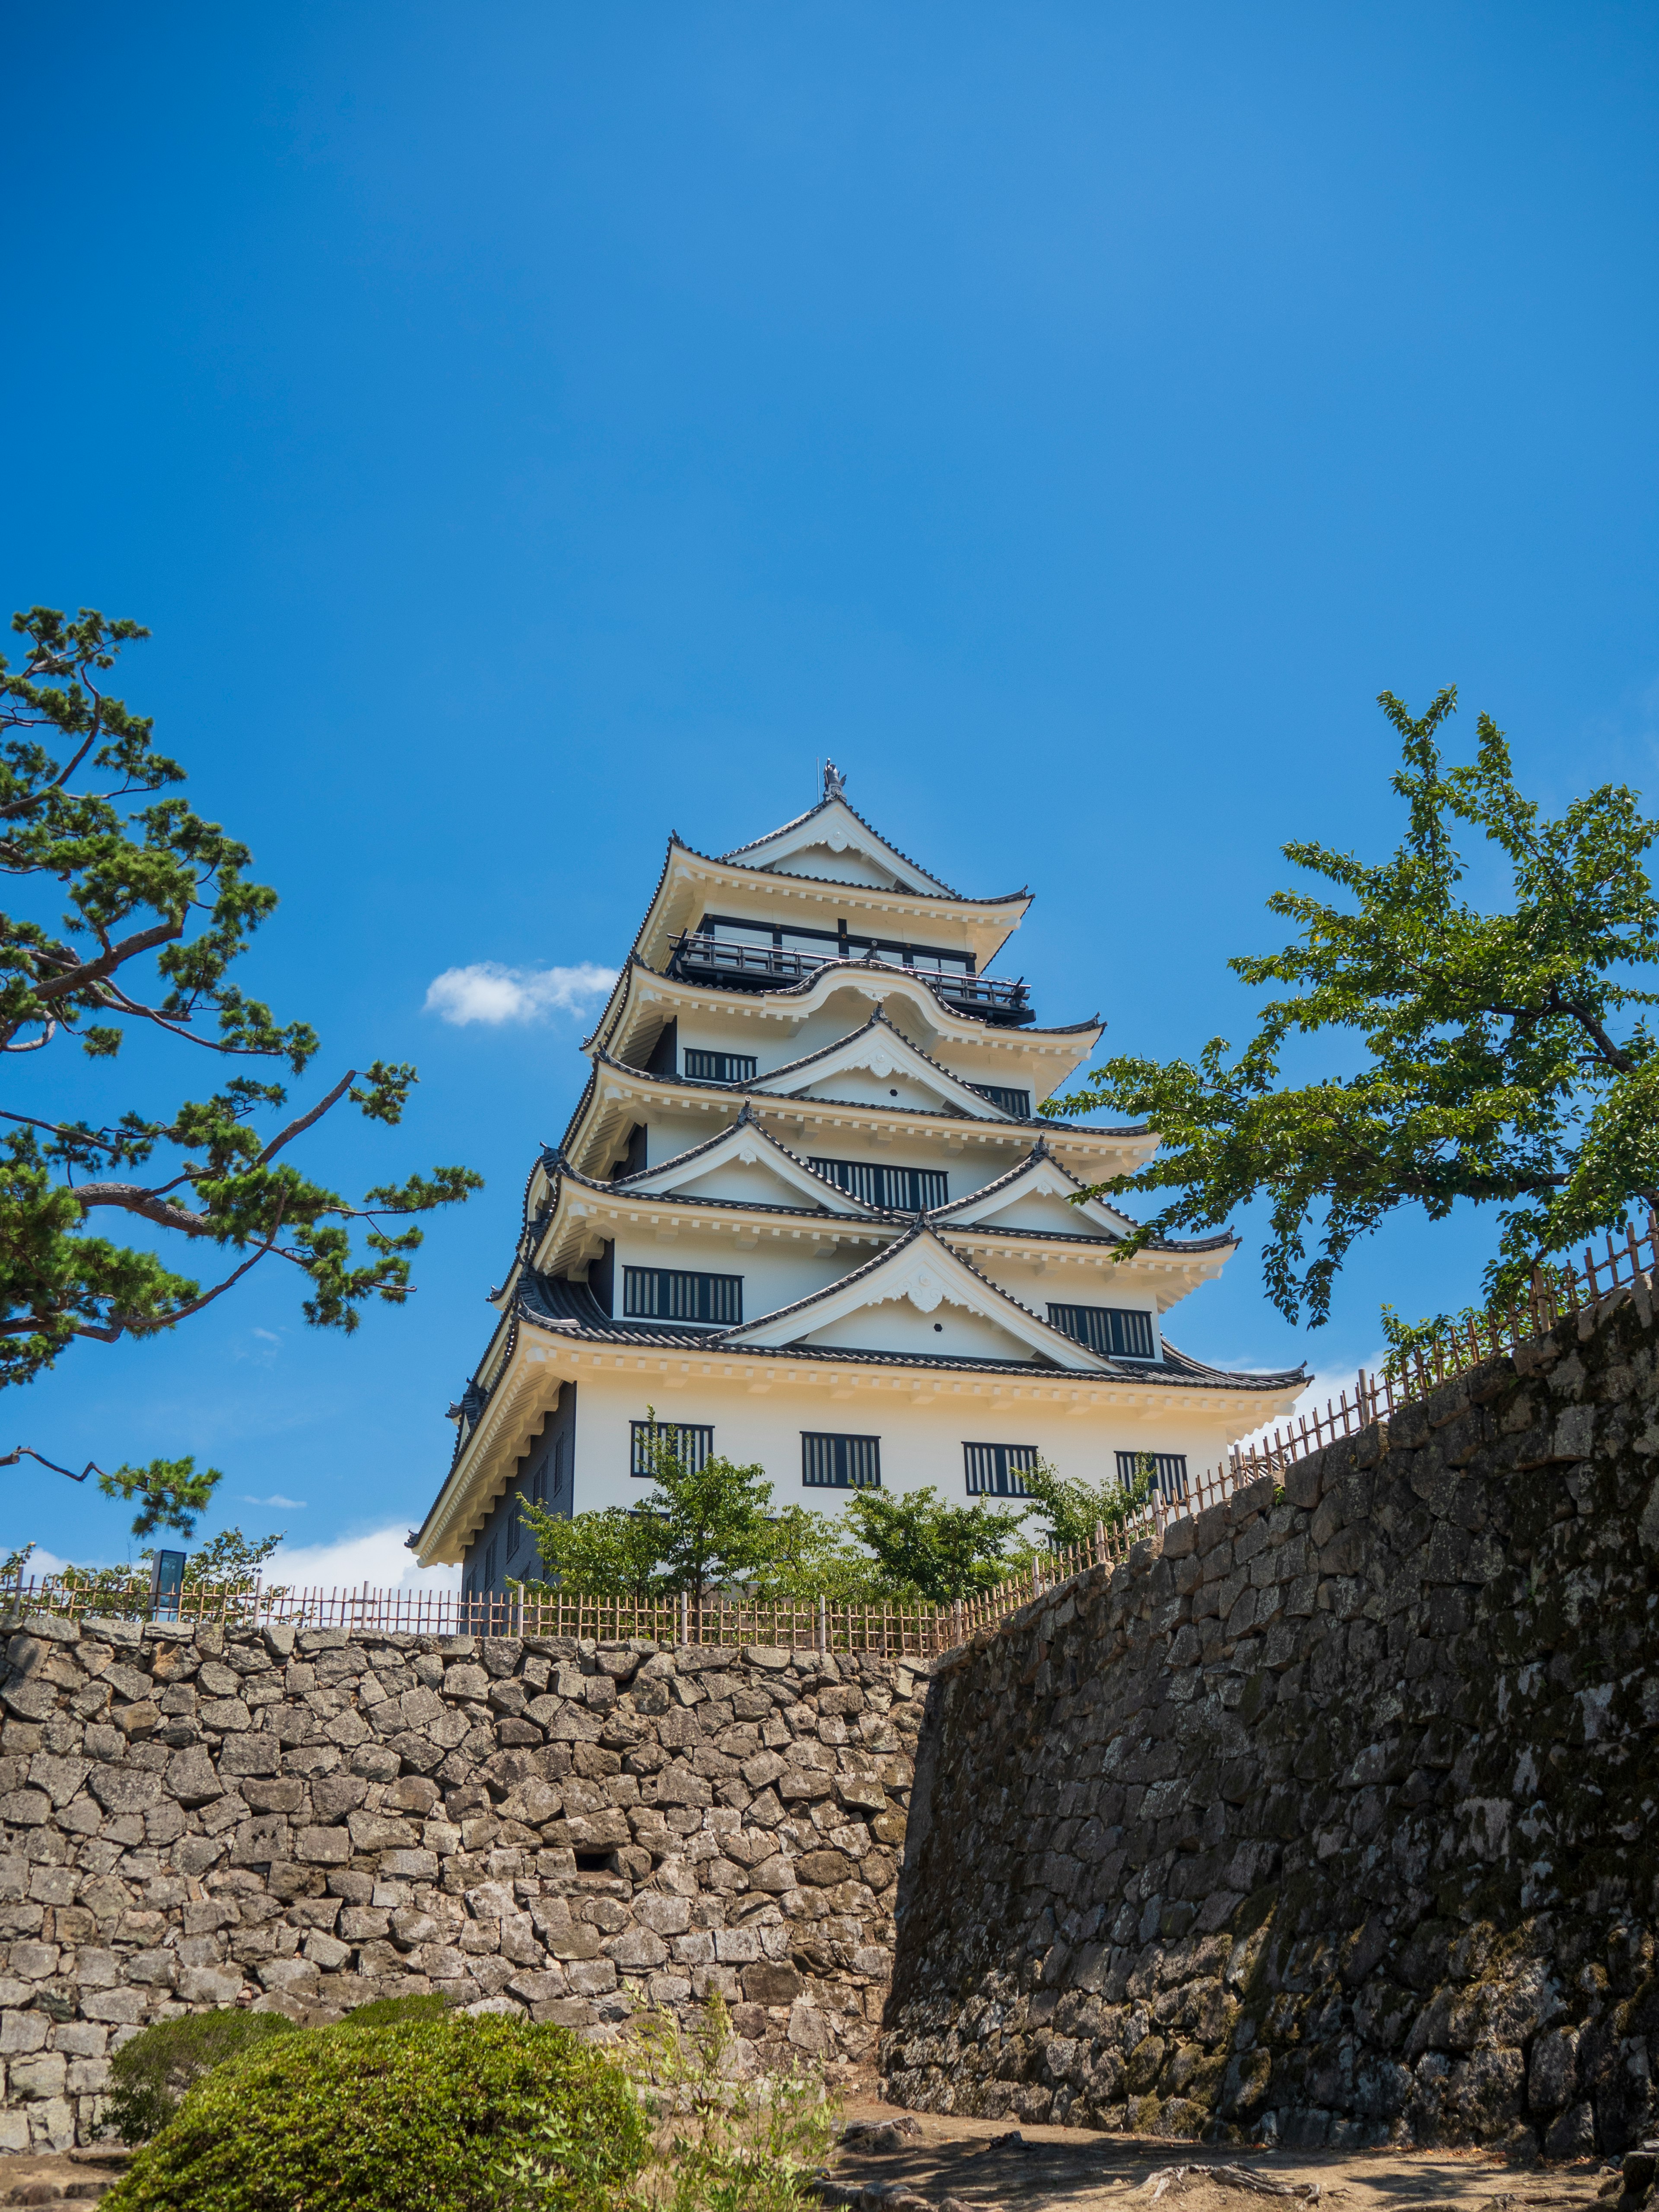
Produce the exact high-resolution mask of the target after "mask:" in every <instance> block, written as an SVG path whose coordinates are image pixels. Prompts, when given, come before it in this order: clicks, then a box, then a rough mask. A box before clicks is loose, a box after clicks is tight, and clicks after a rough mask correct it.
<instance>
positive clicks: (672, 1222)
mask: <svg viewBox="0 0 1659 2212" xmlns="http://www.w3.org/2000/svg"><path fill="white" fill-rule="evenodd" d="M568 1191H574V1192H575V1193H577V1194H580V1195H579V1197H577V1198H576V1199H574V1200H571V1199H568V1198H567V1197H566V1195H565V1194H566V1193H567V1192H568ZM918 1218H920V1219H921V1220H923V1221H925V1222H926V1223H927V1225H928V1226H929V1227H930V1228H932V1229H933V1230H934V1231H936V1233H937V1234H938V1236H939V1238H940V1240H941V1241H942V1242H943V1243H945V1244H946V1245H948V1246H949V1247H950V1249H951V1250H952V1251H954V1252H957V1256H958V1257H961V1256H963V1252H962V1250H959V1249H958V1247H961V1248H963V1249H964V1250H979V1251H982V1252H983V1253H985V1254H986V1255H992V1254H1000V1255H1003V1256H1005V1257H1006V1258H1009V1259H1018V1258H1022V1257H1035V1256H1037V1255H1041V1256H1042V1258H1043V1259H1044V1261H1064V1260H1067V1259H1070V1260H1074V1261H1078V1262H1079V1263H1087V1264H1090V1265H1092V1266H1097V1267H1103V1266H1108V1265H1109V1266H1112V1267H1122V1268H1123V1269H1124V1270H1125V1271H1126V1274H1127V1275H1128V1276H1130V1277H1134V1276H1142V1277H1146V1278H1148V1279H1149V1280H1148V1281H1146V1283H1145V1284H1143V1285H1141V1287H1143V1288H1145V1289H1146V1290H1147V1291H1149V1292H1150V1294H1151V1295H1152V1297H1154V1298H1155V1299H1156V1300H1157V1302H1158V1310H1159V1311H1160V1312H1164V1311H1166V1310H1168V1308H1169V1307H1170V1306H1171V1305H1174V1304H1177V1303H1178V1302H1179V1300H1180V1299H1181V1298H1182V1297H1186V1296H1187V1295H1188V1292H1189V1291H1193V1290H1195V1289H1196V1288H1197V1287H1198V1285H1200V1283H1202V1282H1205V1281H1207V1280H1209V1279H1212V1277H1214V1276H1216V1275H1218V1274H1219V1273H1220V1272H1221V1264H1222V1263H1221V1261H1219V1260H1214V1261H1210V1262H1208V1263H1206V1261H1204V1260H1203V1259H1189V1258H1188V1256H1187V1255H1184V1254H1181V1253H1178V1252H1170V1251H1166V1250H1164V1249H1161V1248H1159V1247H1158V1246H1156V1245H1154V1246H1151V1247H1149V1248H1148V1249H1146V1251H1143V1252H1138V1253H1135V1254H1133V1255H1131V1256H1130V1257H1128V1258H1127V1259H1124V1260H1118V1259H1115V1257H1114V1256H1113V1255H1114V1254H1115V1250H1116V1244H1115V1241H1114V1240H1112V1239H1110V1238H1107V1237H1085V1236H1081V1235H1079V1236H1077V1237H1067V1236H1066V1234H1065V1233H1064V1232H1063V1231H1057V1230H1050V1229H1012V1228H1011V1229H999V1228H997V1227H995V1226H994V1225H989V1226H985V1227H980V1226H977V1225H976V1226H973V1227H963V1226H962V1225H959V1224H957V1223H953V1222H949V1221H945V1220H943V1219H941V1218H939V1216H938V1215H936V1214H927V1215H922V1216H920V1217H918V1216H917V1215H915V1214H900V1213H890V1212H882V1211H880V1210H879V1209H878V1208H873V1207H872V1209H871V1210H870V1211H869V1212H866V1213H840V1212H834V1211H832V1210H831V1209H829V1208H828V1207H823V1208H817V1209H815V1208H811V1207H807V1206H772V1205H768V1204H766V1203H764V1202H763V1201H757V1200H744V1199H732V1198H698V1197H695V1196H693V1195H690V1194H683V1193H675V1192H655V1191H640V1190H629V1188H627V1187H626V1186H625V1185H623V1184H618V1183H607V1182H595V1181H594V1180H593V1179H592V1177H591V1176H584V1175H580V1174H579V1173H577V1172H576V1171H575V1170H567V1171H566V1172H565V1174H564V1175H563V1176H562V1177H561V1178H560V1179H559V1182H558V1185H557V1196H556V1200H555V1204H554V1207H553V1211H552V1212H551V1213H550V1215H549V1217H548V1219H547V1222H546V1225H545V1226H544V1228H543V1230H542V1231H541V1234H540V1235H539V1237H538V1238H537V1241H536V1244H535V1247H534V1249H533V1251H532V1253H531V1254H530V1255H529V1256H528V1261H527V1264H528V1265H529V1266H531V1267H534V1268H535V1269H536V1270H538V1272H539V1273H543V1274H559V1273H563V1272H564V1271H566V1270H568V1269H569V1268H571V1267H580V1266H582V1265H584V1264H586V1261H587V1260H588V1259H590V1258H591V1257H592V1247H593V1245H594V1243H596V1241H597V1242H602V1241H604V1239H603V1236H602V1235H601V1231H604V1232H605V1233H606V1234H609V1233H613V1232H614V1231H615V1230H616V1229H617V1227H618V1226H620V1225H622V1224H623V1223H624V1222H629V1221H632V1222H635V1223H637V1224H639V1225H640V1226H641V1227H642V1228H650V1229H651V1230H652V1231H653V1232H654V1231H656V1230H658V1229H664V1228H668V1227H672V1228H675V1229H684V1230H689V1231H693V1232H695V1231H696V1230H698V1229H705V1230H708V1231H710V1232H711V1233H713V1234H714V1235H720V1234H723V1233H725V1232H726V1231H728V1230H729V1231H735V1232H737V1233H738V1234H742V1233H743V1232H744V1231H752V1232H754V1233H755V1235H756V1236H757V1237H758V1238H760V1239H762V1240H763V1241H765V1242H768V1243H773V1242H778V1241H781V1239H782V1238H783V1237H786V1236H787V1237H788V1239H789V1241H790V1242H791V1243H796V1242H801V1243H811V1244H815V1245H823V1244H826V1243H828V1244H829V1245H831V1246H835V1245H840V1244H876V1245H878V1246H880V1247H881V1248H882V1249H884V1250H885V1249H890V1247H891V1246H892V1245H893V1244H895V1243H898V1242H899V1241H900V1240H901V1239H902V1237H904V1236H905V1235H906V1233H907V1232H908V1231H909V1230H910V1229H911V1227H912V1226H913V1225H915V1222H916V1221H917V1219H918ZM523 1264H524V1263H521V1262H519V1261H515V1263H514V1267H513V1272H512V1273H510V1274H509V1276H508V1278H507V1283H506V1284H505V1285H503V1287H502V1289H501V1291H498V1292H496V1293H495V1300H496V1302H497V1303H499V1304H501V1305H502V1306H505V1304H507V1300H508V1299H509V1298H510V1297H511V1296H512V1294H513V1289H514V1286H515V1285H516V1284H517V1282H518V1281H519V1279H520V1273H521V1272H522V1265H523Z"/></svg>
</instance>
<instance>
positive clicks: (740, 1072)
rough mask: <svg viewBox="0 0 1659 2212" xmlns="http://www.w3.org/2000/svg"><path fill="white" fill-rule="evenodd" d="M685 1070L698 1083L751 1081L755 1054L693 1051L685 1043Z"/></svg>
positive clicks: (753, 1075) (753, 1072) (752, 1079)
mask: <svg viewBox="0 0 1659 2212" xmlns="http://www.w3.org/2000/svg"><path fill="white" fill-rule="evenodd" d="M685 1072H686V1073H687V1074H688V1075H689V1076H690V1077H692V1078H693V1079H695V1080H696V1082H699V1083H752V1082H753V1081H754V1079H755V1055H754V1054H753V1053H750V1052H695V1051H693V1049H692V1048H691V1047H690V1045H687V1047H686V1048H685Z"/></svg>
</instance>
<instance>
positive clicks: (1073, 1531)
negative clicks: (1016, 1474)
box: [1020, 1452, 1153, 1552]
mask: <svg viewBox="0 0 1659 2212" xmlns="http://www.w3.org/2000/svg"><path fill="white" fill-rule="evenodd" d="M1152 1475H1153V1464H1152V1455H1151V1453H1150V1452H1142V1453H1140V1454H1139V1457H1138V1463H1137V1466H1136V1470H1135V1479H1134V1480H1133V1483H1131V1484H1130V1485H1128V1486H1127V1488H1126V1486H1124V1485H1123V1484H1122V1483H1121V1482H1120V1481H1119V1480H1117V1477H1116V1476H1115V1474H1111V1475H1108V1476H1107V1478H1106V1480H1105V1481H1104V1482H1085V1481H1084V1480H1082V1479H1081V1477H1079V1476H1075V1475H1073V1476H1069V1477H1068V1476H1065V1475H1061V1474H1056V1473H1055V1471H1054V1468H1052V1467H1050V1466H1049V1464H1048V1461H1047V1460H1045V1459H1039V1460H1037V1461H1036V1464H1035V1465H1034V1466H1031V1467H1028V1468H1021V1470H1020V1480H1021V1481H1022V1482H1023V1483H1024V1485H1025V1494H1026V1496H1027V1498H1029V1499H1030V1504H1028V1506H1027V1507H1026V1509H1025V1510H1026V1511H1027V1513H1028V1514H1032V1515H1036V1516H1038V1517H1039V1518H1040V1520H1041V1522H1042V1524H1043V1525H1042V1531H1041V1534H1042V1548H1043V1549H1044V1550H1045V1551H1049V1552H1069V1551H1074V1550H1076V1548H1077V1547H1078V1546H1079V1545H1080V1544H1091V1543H1093V1541H1094V1538H1095V1530H1096V1529H1097V1528H1104V1529H1105V1530H1107V1531H1108V1533H1110V1532H1111V1531H1113V1530H1115V1529H1118V1528H1122V1527H1123V1526H1124V1525H1125V1523H1126V1522H1129V1521H1132V1520H1133V1518H1134V1516H1136V1514H1137V1513H1139V1512H1140V1511H1141V1510H1142V1509H1143V1508H1144V1507H1145V1505H1146V1502H1147V1500H1148V1499H1149V1498H1151V1496H1152Z"/></svg>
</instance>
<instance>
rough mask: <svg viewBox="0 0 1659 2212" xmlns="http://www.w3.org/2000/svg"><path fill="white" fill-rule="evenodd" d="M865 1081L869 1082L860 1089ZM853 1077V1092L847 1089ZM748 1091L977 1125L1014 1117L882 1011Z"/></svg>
mask: <svg viewBox="0 0 1659 2212" xmlns="http://www.w3.org/2000/svg"><path fill="white" fill-rule="evenodd" d="M861 1077H867V1078H868V1079H869V1080H868V1081H867V1082H866V1083H864V1084H863V1085H862V1087H861V1088H860V1087H859V1079H860V1078H861ZM849 1079H851V1081H852V1083H853V1085H854V1087H853V1088H851V1089H849V1088H848V1087H847V1085H848V1080H849ZM872 1086H874V1087H873V1088H872ZM748 1087H749V1089H750V1091H751V1092H755V1093H761V1092H765V1093H769V1094H774V1095H776V1096H778V1097H784V1098H808V1097H817V1098H823V1099H830V1098H846V1099H850V1100H851V1101H852V1102H853V1103H855V1104H860V1105H872V1106H891V1105H894V1104H898V1105H901V1106H913V1107H915V1108H917V1109H921V1110H922V1111H925V1112H934V1113H936V1112H938V1111H939V1110H940V1109H944V1110H945V1112H947V1113H952V1114H962V1115H967V1116H969V1118H970V1119H972V1120H975V1121H1009V1120H1011V1119H1012V1116H1011V1115H1007V1114H1005V1113H1004V1112H1003V1110H1002V1109H1001V1108H1000V1106H994V1105H992V1103H991V1102H990V1100H989V1099H988V1098H981V1097H980V1095H979V1093H978V1091H974V1090H971V1089H969V1085H967V1084H965V1083H963V1081H962V1080H961V1079H960V1078H959V1077H957V1076H954V1075H952V1074H951V1073H949V1072H948V1070H946V1069H945V1068H943V1067H940V1066H938V1065H937V1063H936V1062H934V1061H933V1060H929V1059H928V1057H927V1054H926V1053H924V1052H922V1051H921V1049H920V1048H919V1047H917V1046H915V1045H913V1044H912V1043H911V1042H910V1040H909V1039H908V1037H907V1036H905V1035H904V1034H903V1032H902V1030H896V1029H895V1028H894V1027H893V1024H891V1023H890V1021H889V1020H888V1019H887V1018H886V1017H885V1016H884V1015H883V1014H880V1013H875V1014H872V1016H871V1017H870V1019H869V1020H868V1021H867V1022H866V1024H865V1025H864V1027H863V1028H862V1029H861V1030H854V1032H853V1034H852V1036H848V1037H843V1038H842V1040H841V1042H839V1043H838V1044H832V1045H826V1046H825V1047H824V1048H823V1050H822V1051H821V1052H815V1053H811V1054H808V1056H807V1057H806V1058H805V1060H793V1061H792V1062H791V1063H790V1065H789V1066H787V1067H779V1068H775V1069H774V1070H773V1071H772V1073H770V1074H769V1075H763V1076H761V1077H760V1078H759V1079H758V1080H757V1081H756V1082H753V1083H751V1084H750V1085H749V1086H748ZM895 1090H896V1091H898V1093H899V1096H898V1097H897V1099H896V1100H895V1099H894V1097H893V1096H892V1093H893V1091H895Z"/></svg>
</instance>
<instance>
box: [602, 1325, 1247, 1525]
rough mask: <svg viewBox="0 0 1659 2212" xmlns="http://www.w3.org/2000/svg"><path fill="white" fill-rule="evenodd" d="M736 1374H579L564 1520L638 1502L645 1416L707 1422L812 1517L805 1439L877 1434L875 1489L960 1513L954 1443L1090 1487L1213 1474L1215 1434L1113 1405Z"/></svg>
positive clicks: (982, 1386) (1196, 1418)
mask: <svg viewBox="0 0 1659 2212" xmlns="http://www.w3.org/2000/svg"><path fill="white" fill-rule="evenodd" d="M691 1364H693V1365H695V1364H696V1363H695V1362H693V1363H691ZM736 1364H737V1367H738V1372H737V1374H736V1375H735V1376H733V1377H732V1379H730V1380H726V1378H724V1377H721V1376H716V1375H708V1376H704V1375H698V1374H696V1373H692V1374H690V1375H684V1374H682V1375H678V1376H674V1377H673V1378H672V1379H671V1378H670V1377H669V1376H666V1375H665V1374H664V1373H663V1372H662V1371H661V1369H660V1367H659V1364H658V1363H657V1362H655V1361H653V1362H651V1363H650V1365H651V1368H652V1369H653V1370H655V1371H652V1372H643V1371H641V1372H636V1373H629V1372H618V1371H617V1370H604V1371H601V1372H596V1371H594V1370H592V1369H590V1368H588V1367H587V1366H586V1364H584V1366H583V1369H582V1371H581V1376H580V1384H579V1387H578V1390H577V1396H576V1461H575V1466H576V1492H575V1503H576V1510H577V1511H578V1512H589V1511H592V1510H595V1509H596V1508H599V1507H601V1506H605V1505H627V1504H633V1503H635V1502H637V1500H638V1499H639V1498H641V1496H643V1494H644V1492H645V1490H646V1488H647V1486H646V1485H645V1484H644V1483H643V1482H640V1481H635V1480H631V1479H630V1477H629V1472H628V1467H629V1422H630V1421H634V1420H643V1419H645V1418H646V1413H647V1407H649V1406H654V1407H655V1408H656V1413H657V1418H658V1419H659V1420H661V1421H693V1422H708V1423H709V1424H710V1425H712V1426H713V1428H714V1449H715V1450H716V1451H717V1452H719V1453H720V1454H721V1455H724V1456H725V1457H726V1458H728V1459H732V1460H735V1461H737V1462H738V1463H739V1464H745V1465H746V1464H753V1463H758V1464H759V1465H761V1466H762V1467H763V1468H765V1470H766V1473H767V1475H768V1477H769V1480H771V1482H772V1485H773V1486H774V1489H775V1492H776V1495H777V1498H778V1500H779V1502H780V1504H805V1505H814V1506H817V1508H818V1509H819V1510H825V1511H831V1510H836V1508H837V1506H838V1505H839V1504H842V1503H844V1496H843V1493H842V1492H839V1491H824V1490H808V1489H806V1488H805V1486H804V1485H803V1483H802V1481H801V1479H800V1470H801V1444H800V1438H801V1431H803V1430H805V1429H813V1430H818V1431H824V1430H829V1431H836V1432H838V1433H850V1434H853V1435H855V1436H879V1437H880V1438H881V1470H882V1486H883V1487H884V1489H887V1490H891V1491H896V1492H905V1491H909V1490H917V1489H921V1487H922V1486H924V1485H926V1484H932V1486H933V1488H934V1489H935V1490H936V1491H937V1492H939V1495H940V1497H942V1498H944V1499H945V1501H946V1502H947V1503H949V1504H955V1505H961V1504H967V1503H968V1490H967V1476H966V1470H965V1466H964V1462H963V1449H962V1448H963V1444H964V1443H1015V1444H1035V1445H1036V1446H1037V1448H1038V1449H1040V1450H1041V1451H1042V1455H1043V1456H1044V1457H1045V1458H1046V1459H1048V1461H1049V1462H1051V1463H1052V1464H1053V1465H1054V1467H1055V1468H1058V1470H1059V1472H1060V1474H1062V1475H1066V1476H1072V1477H1081V1478H1084V1479H1085V1480H1089V1481H1091V1482H1099V1481H1102V1480H1105V1479H1106V1478H1107V1477H1108V1476H1115V1473H1116V1460H1115V1453H1117V1452H1118V1451H1120V1450H1122V1451H1152V1452H1184V1453H1185V1454H1186V1455H1187V1459H1188V1473H1189V1475H1191V1476H1192V1477H1194V1478H1196V1477H1197V1476H1199V1475H1200V1474H1203V1473H1205V1472H1206V1470H1208V1469H1210V1468H1213V1467H1215V1466H1217V1465H1218V1464H1219V1462H1221V1460H1222V1459H1223V1457H1224V1456H1225V1451H1226V1447H1227V1441H1228V1437H1227V1432H1226V1431H1225V1428H1223V1427H1222V1426H1221V1425H1218V1423H1216V1422H1215V1421H1213V1420H1209V1421H1206V1419H1204V1418H1203V1417H1202V1415H1201V1414H1196V1413H1182V1412H1180V1411H1178V1410H1172V1411H1171V1412H1170V1413H1167V1414H1164V1415H1162V1416H1161V1417H1158V1418H1154V1419H1143V1418H1141V1417H1140V1415H1139V1411H1138V1410H1137V1409H1135V1408H1133V1407H1127V1406H1126V1407H1123V1408H1122V1409H1121V1410H1118V1409H1115V1408H1111V1407H1105V1408H1103V1409H1101V1410H1100V1411H1098V1412H1091V1413H1085V1414H1083V1415H1080V1416H1076V1415H1071V1414H1069V1413H1067V1412H1066V1407H1065V1404H1064V1402H1063V1401H1062V1402H1059V1403H1056V1402H1054V1401H1046V1402H1045V1401H1042V1399H1040V1398H1036V1397H1034V1396H1032V1395H1030V1391H1029V1389H1028V1390H1027V1393H1026V1395H1024V1396H1023V1397H1021V1398H1019V1399H1016V1398H1015V1397H1014V1396H1013V1395H1012V1386H1011V1385H1010V1384H1009V1383H1006V1382H1004V1381H1001V1380H1000V1379H999V1380H998V1381H997V1382H996V1383H991V1382H990V1381H989V1380H988V1378H983V1377H974V1376H964V1377H962V1378H960V1379H957V1378H951V1377H946V1378H945V1379H944V1380H943V1382H942V1383H939V1385H938V1390H939V1395H937V1397H936V1398H935V1399H934V1400H933V1402H932V1403H930V1404H917V1403H915V1402H913V1400H912V1395H911V1393H910V1390H909V1388H908V1384H907V1385H906V1386H905V1387H903V1388H902V1389H898V1390H891V1389H857V1390H854V1391H851V1392H847V1393H845V1394H844V1395H838V1394H836V1393H834V1392H832V1387H831V1384H830V1382H829V1378H828V1377H825V1379H824V1380H823V1383H817V1384H816V1385H812V1384H808V1385H799V1384H790V1383H786V1382H784V1381H782V1380H781V1379H776V1380H773V1381H771V1382H770V1383H769V1381H768V1376H767V1373H766V1366H765V1363H763V1362H760V1361H755V1362H752V1363H751V1362H749V1361H744V1362H741V1363H736ZM676 1385H678V1387H676ZM757 1386H758V1387H757Z"/></svg>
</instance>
